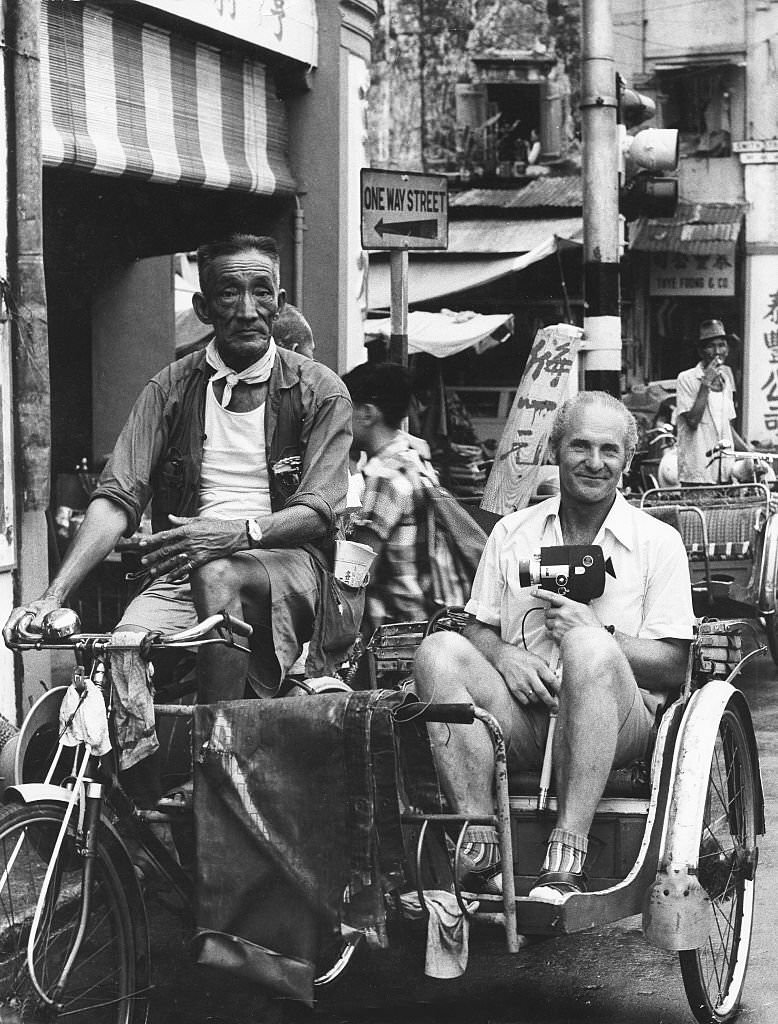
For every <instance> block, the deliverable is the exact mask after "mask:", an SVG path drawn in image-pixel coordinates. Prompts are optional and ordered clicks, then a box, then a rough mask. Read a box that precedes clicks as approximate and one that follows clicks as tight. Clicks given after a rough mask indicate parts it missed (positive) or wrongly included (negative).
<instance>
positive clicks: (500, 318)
mask: <svg viewBox="0 0 778 1024" xmlns="http://www.w3.org/2000/svg"><path fill="white" fill-rule="evenodd" d="M391 332H392V327H391V321H390V319H389V317H384V318H382V319H380V320H366V321H365V339H366V340H370V339H371V338H381V337H383V338H389V336H390V334H391ZM512 334H513V315H512V314H510V313H493V314H490V315H488V316H487V315H484V314H481V313H473V312H470V311H467V312H463V313H456V312H454V311H453V310H451V309H442V310H441V311H440V312H439V313H425V312H423V311H421V310H416V311H415V312H411V313H409V314H408V354H409V355H413V354H414V353H415V352H427V353H429V355H432V356H437V357H438V358H439V359H444V358H445V357H446V356H453V355H456V353H457V352H464V351H465V349H468V348H474V349H475V350H476V352H477V353H478V355H480V354H481V353H482V352H486V350H487V349H490V348H493V347H494V346H495V345H500V344H501V343H502V342H503V341H507V340H508V338H510V337H511V335H512Z"/></svg>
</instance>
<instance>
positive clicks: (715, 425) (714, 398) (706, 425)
mask: <svg viewBox="0 0 778 1024" xmlns="http://www.w3.org/2000/svg"><path fill="white" fill-rule="evenodd" d="M704 372H705V367H704V365H703V364H702V363H701V362H699V363H697V365H696V366H693V367H692V368H691V369H690V370H684V371H683V373H679V374H678V380H677V381H676V406H675V415H676V429H677V433H678V477H679V479H680V481H681V483H689V484H690V483H701V484H716V483H720V482H724V483H726V481H727V480H729V478H730V474H731V470H732V463H733V462H734V461H735V460H734V458H733V457H732V456H731V455H730V456H724V457H723V459H722V464H721V480H719V464H718V461H714V462H712V463H711V465H710V466H709V465H708V463H709V462H711V456H709V455H706V454H705V453H706V452H709V451H711V449H713V448H714V447H715V445H717V444H719V442H723V443H724V444H726V445H728V446H729V447H730V448H732V447H733V439H732V420H733V419H734V418H735V400H734V395H735V378H734V377H733V376H732V370H731V369H730V368H729V367H728V366H726V365H725V366H722V367H721V371H720V372H721V376H722V377H723V378H724V387H723V389H722V390H721V391H708V401H707V403H706V406H705V410H704V412H703V414H702V419H701V420H700V422H699V424H698V425H697V427H696V428H695V429H693V428H692V427H690V426H689V424H688V423H687V422H686V419H685V417H683V416H681V413H682V412H688V411H689V410H690V409H691V407H692V406H693V405H694V402H695V399H696V398H697V394H698V392H699V390H700V383H701V382H702V376H703V373H704Z"/></svg>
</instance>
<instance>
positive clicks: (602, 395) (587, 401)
mask: <svg viewBox="0 0 778 1024" xmlns="http://www.w3.org/2000/svg"><path fill="white" fill-rule="evenodd" d="M587 406H596V407H597V408H598V409H607V410H610V411H611V412H615V413H618V415H619V416H620V417H621V419H622V422H623V424H624V450H625V452H626V453H627V457H629V456H630V455H631V454H633V453H634V451H635V449H636V448H637V446H638V425H637V422H636V421H635V417H634V416H633V415H632V413H631V412H630V411H629V409H628V408H627V407H626V405H624V403H623V402H622V401H620V400H619V399H618V398H614V397H613V395H609V394H608V392H607V391H579V392H578V394H577V395H573V397H572V398H568V399H567V401H566V402H563V403H562V405H560V406H559V408H558V409H557V411H556V415H555V416H554V422H553V424H552V427H551V433H550V434H549V436H548V444H549V447H550V449H551V451H552V452H553V453H554V456H555V457H556V456H557V455H558V454H559V446H560V445H561V443H562V438H563V437H564V436H565V434H566V433H567V432H568V430H569V429H570V420H571V419H572V417H573V415H574V413H576V412H577V411H578V410H579V409H581V408H585V407H587Z"/></svg>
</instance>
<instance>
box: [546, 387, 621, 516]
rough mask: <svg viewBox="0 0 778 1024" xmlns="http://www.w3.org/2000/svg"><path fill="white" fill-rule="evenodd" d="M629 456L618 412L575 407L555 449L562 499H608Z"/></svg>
mask: <svg viewBox="0 0 778 1024" xmlns="http://www.w3.org/2000/svg"><path fill="white" fill-rule="evenodd" d="M631 456H632V452H628V451H627V449H626V447H625V444H624V421H623V419H622V418H621V416H619V414H618V412H616V411H613V410H611V409H602V408H598V407H597V406H581V407H579V408H578V409H577V410H576V411H575V412H574V413H573V415H572V417H571V419H570V425H569V428H568V430H567V431H566V433H565V435H564V437H563V438H562V442H561V444H560V445H559V451H558V452H557V463H558V465H559V487H560V491H561V493H562V498H563V500H566V501H568V502H574V503H576V504H585V505H590V504H599V503H601V502H602V503H607V502H608V501H612V500H613V498H614V496H615V494H616V490H617V488H618V486H619V482H620V480H621V474H622V473H623V472H624V470H625V469H626V467H627V465H628V463H629V460H630V458H631Z"/></svg>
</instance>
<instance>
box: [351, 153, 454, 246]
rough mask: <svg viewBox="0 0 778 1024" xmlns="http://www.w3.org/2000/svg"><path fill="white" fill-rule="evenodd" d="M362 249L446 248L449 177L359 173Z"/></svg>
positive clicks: (388, 172)
mask: <svg viewBox="0 0 778 1024" xmlns="http://www.w3.org/2000/svg"><path fill="white" fill-rule="evenodd" d="M360 196H361V207H362V217H361V224H362V248H363V249H445V248H446V247H447V246H448V181H447V179H446V178H445V177H444V176H443V175H440V174H414V173H410V172H405V171H373V170H369V169H368V168H363V169H362V171H361V173H360Z"/></svg>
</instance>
